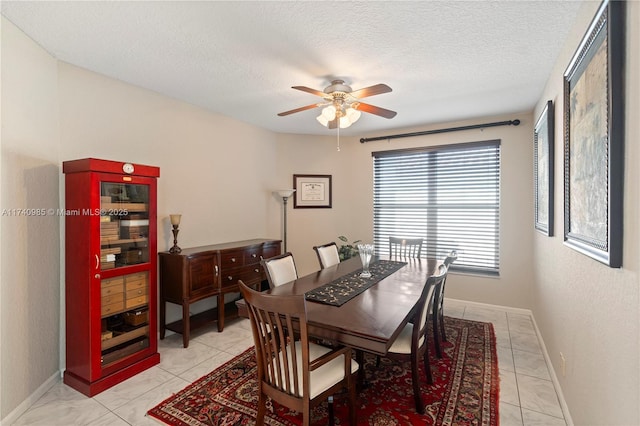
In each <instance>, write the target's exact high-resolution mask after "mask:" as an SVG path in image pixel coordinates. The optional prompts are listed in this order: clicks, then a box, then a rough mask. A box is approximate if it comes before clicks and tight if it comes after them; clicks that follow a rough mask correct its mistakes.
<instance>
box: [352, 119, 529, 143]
mask: <svg viewBox="0 0 640 426" xmlns="http://www.w3.org/2000/svg"><path fill="white" fill-rule="evenodd" d="M519 124H520V120H509V121H496V122H494V123H485V124H472V125H470V126H462V127H449V128H447V129H436V130H425V131H424V132H413V133H400V134H397V135H389V136H376V137H375V138H360V143H365V142H373V141H383V140H387V139H398V138H409V137H411V136H422V135H433V134H436V133H447V132H458V131H460V130H471V129H484V128H485V127H496V126H517V125H519Z"/></svg>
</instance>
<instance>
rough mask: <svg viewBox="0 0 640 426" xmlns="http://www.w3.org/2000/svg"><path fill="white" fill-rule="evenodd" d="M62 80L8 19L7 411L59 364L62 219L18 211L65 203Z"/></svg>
mask: <svg viewBox="0 0 640 426" xmlns="http://www.w3.org/2000/svg"><path fill="white" fill-rule="evenodd" d="M56 78H57V72H56V61H55V60H54V59H53V58H52V57H51V56H49V55H48V54H47V53H46V52H44V51H43V50H42V49H40V48H39V47H38V46H37V45H36V44H34V43H33V42H31V41H30V40H29V39H28V38H26V37H25V36H24V34H22V33H21V32H20V31H19V30H18V29H17V28H16V27H15V26H13V25H12V24H11V23H9V22H8V21H5V20H4V18H3V20H2V140H1V150H2V191H1V192H2V206H1V207H2V210H3V212H4V214H3V215H2V218H1V223H2V225H1V226H2V231H1V232H2V250H1V253H2V258H1V259H0V262H1V263H2V265H3V267H2V276H1V282H2V286H0V293H1V297H0V299H1V301H2V306H1V316H2V320H1V324H2V330H1V332H0V336H2V349H1V352H2V355H1V359H2V364H1V365H0V374H1V379H0V386H1V387H2V389H3V392H2V401H1V402H0V405H1V413H0V415H1V416H2V417H4V416H5V415H6V414H7V413H8V412H10V411H11V410H12V409H14V408H15V407H16V406H17V405H19V404H20V403H21V402H22V401H23V400H25V399H26V398H27V397H28V396H29V395H30V394H31V393H33V392H34V390H35V389H37V388H38V387H39V386H40V385H42V384H43V383H45V382H46V381H47V380H49V379H50V378H51V376H52V375H54V374H55V373H56V371H57V370H58V369H59V362H58V361H59V352H60V345H59V339H60V331H59V329H60V285H59V280H60V258H61V256H60V250H59V247H60V245H59V244H60V226H59V219H58V217H56V216H55V215H45V216H40V215H38V216H27V215H26V213H25V212H21V211H18V210H12V209H41V208H54V209H56V208H58V207H59V198H58V193H59V186H58V147H59V138H58V122H57V108H58V107H57V95H58V94H57V84H56ZM4 209H7V210H6V211H5V210H4ZM39 213H41V212H39ZM39 213H38V214H39Z"/></svg>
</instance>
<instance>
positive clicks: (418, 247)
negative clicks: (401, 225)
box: [389, 237, 422, 257]
mask: <svg viewBox="0 0 640 426" xmlns="http://www.w3.org/2000/svg"><path fill="white" fill-rule="evenodd" d="M421 253H422V238H398V237H389V255H390V256H392V257H420V254H421Z"/></svg>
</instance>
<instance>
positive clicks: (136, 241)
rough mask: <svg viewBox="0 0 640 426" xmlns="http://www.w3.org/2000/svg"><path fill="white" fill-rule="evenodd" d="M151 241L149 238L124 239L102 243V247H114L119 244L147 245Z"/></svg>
mask: <svg viewBox="0 0 640 426" xmlns="http://www.w3.org/2000/svg"><path fill="white" fill-rule="evenodd" d="M147 241H149V239H148V238H124V239H113V240H106V241H104V240H103V241H100V246H101V247H107V246H114V245H119V244H134V243H146V242H147Z"/></svg>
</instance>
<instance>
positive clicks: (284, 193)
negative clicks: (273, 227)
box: [276, 189, 296, 253]
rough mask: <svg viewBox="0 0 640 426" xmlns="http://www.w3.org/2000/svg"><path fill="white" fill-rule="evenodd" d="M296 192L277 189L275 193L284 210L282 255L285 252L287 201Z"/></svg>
mask: <svg viewBox="0 0 640 426" xmlns="http://www.w3.org/2000/svg"><path fill="white" fill-rule="evenodd" d="M294 192H296V190H295V189H279V190H277V191H276V193H277V194H278V195H279V196H281V197H282V204H283V208H284V253H286V252H287V200H289V197H291V196H292V195H293V193H294Z"/></svg>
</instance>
